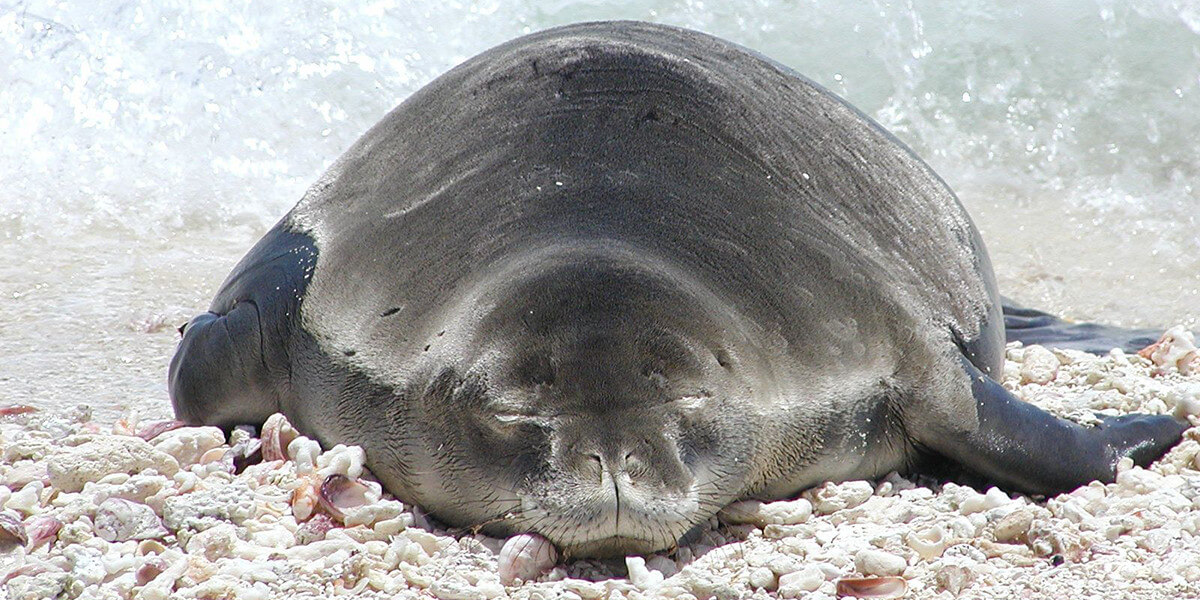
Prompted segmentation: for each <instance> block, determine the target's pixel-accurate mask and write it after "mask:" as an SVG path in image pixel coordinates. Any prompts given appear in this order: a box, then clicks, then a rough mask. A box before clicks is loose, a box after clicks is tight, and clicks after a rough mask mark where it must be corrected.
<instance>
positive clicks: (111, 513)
mask: <svg viewBox="0 0 1200 600" xmlns="http://www.w3.org/2000/svg"><path fill="white" fill-rule="evenodd" d="M93 522H94V525H95V528H96V534H97V535H98V536H100V538H101V539H103V540H106V541H109V542H124V541H126V540H149V539H157V538H162V537H165V536H166V535H167V534H168V533H170V532H168V531H167V528H166V527H163V524H162V521H161V520H159V518H158V515H157V514H155V513H154V509H153V508H150V507H149V506H146V505H145V504H140V503H137V502H133V501H130V500H125V499H122V498H109V499H108V500H105V501H104V502H101V503H100V506H98V507H96V516H95V517H94V518H93Z"/></svg>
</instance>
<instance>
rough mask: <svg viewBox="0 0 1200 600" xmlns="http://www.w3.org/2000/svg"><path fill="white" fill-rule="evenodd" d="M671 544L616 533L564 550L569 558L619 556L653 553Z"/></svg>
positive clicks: (577, 543) (576, 544)
mask: <svg viewBox="0 0 1200 600" xmlns="http://www.w3.org/2000/svg"><path fill="white" fill-rule="evenodd" d="M670 545H671V544H670V542H668V543H666V544H664V542H663V540H651V539H645V538H638V537H629V536H624V535H614V536H608V537H603V538H597V539H594V540H588V541H584V542H576V543H573V544H571V545H565V546H562V552H563V556H564V557H567V558H575V557H594V558H619V557H622V556H628V555H632V554H651V553H653V552H657V551H659V550H665V549H666V548H667V547H669V546H670Z"/></svg>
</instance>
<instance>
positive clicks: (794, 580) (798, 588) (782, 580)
mask: <svg viewBox="0 0 1200 600" xmlns="http://www.w3.org/2000/svg"><path fill="white" fill-rule="evenodd" d="M823 583H825V573H824V572H823V571H822V570H821V569H820V567H817V566H815V565H809V566H807V567H804V568H803V569H801V570H799V571H795V572H793V573H788V574H786V575H780V576H779V588H778V589H779V596H780V597H781V598H800V597H803V596H804V595H805V594H807V593H809V592H814V591H816V590H817V589H818V588H820V587H821V584H823Z"/></svg>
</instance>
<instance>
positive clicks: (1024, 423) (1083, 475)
mask: <svg viewBox="0 0 1200 600" xmlns="http://www.w3.org/2000/svg"><path fill="white" fill-rule="evenodd" d="M961 364H962V368H963V370H964V371H966V374H967V376H968V377H970V379H971V395H972V396H973V399H974V404H975V407H976V409H977V412H976V414H977V416H978V419H977V422H976V423H974V424H952V423H951V422H949V421H950V420H943V421H942V422H940V423H939V424H938V425H936V426H935V427H934V428H933V429H934V431H932V432H930V433H927V434H925V435H922V436H920V438H921V439H918V440H917V442H918V443H919V444H921V445H923V446H925V447H926V448H929V449H930V450H933V451H935V452H937V453H939V454H941V455H943V456H946V457H947V458H949V459H951V460H953V461H955V462H958V463H961V464H962V465H964V466H965V467H967V468H968V469H970V470H972V471H975V472H977V473H979V474H980V475H983V476H984V477H986V478H988V479H989V480H991V481H994V482H996V483H998V484H1000V485H1001V486H1004V487H1007V488H1010V489H1014V490H1019V491H1023V492H1028V493H1033V494H1046V495H1049V494H1056V493H1059V492H1066V491H1070V490H1072V489H1075V488H1076V487H1079V486H1081V485H1084V484H1086V483H1088V482H1090V481H1096V480H1099V481H1103V482H1106V483H1108V482H1112V481H1113V480H1114V479H1115V477H1116V465H1117V462H1118V461H1119V460H1120V459H1121V458H1123V457H1126V456H1128V457H1130V458H1132V459H1133V461H1134V463H1136V464H1138V465H1140V466H1145V465H1147V464H1149V463H1150V462H1152V461H1154V460H1156V459H1157V458H1159V457H1160V456H1162V455H1163V453H1165V452H1166V451H1167V450H1168V449H1169V448H1171V446H1174V445H1175V444H1176V443H1177V442H1178V441H1179V439H1180V436H1182V435H1183V432H1184V431H1185V430H1186V429H1187V428H1188V424H1187V423H1183V422H1180V421H1177V420H1175V419H1174V418H1172V417H1170V416H1168V415H1146V414H1131V415H1123V416H1120V417H1109V418H1106V419H1104V422H1103V423H1101V424H1100V425H1098V426H1096V427H1085V426H1082V425H1079V424H1077V423H1072V422H1070V421H1067V420H1064V419H1059V418H1057V417H1055V416H1053V415H1051V414H1049V413H1047V412H1045V411H1043V410H1041V409H1039V408H1037V407H1036V406H1034V405H1032V404H1029V403H1026V402H1022V401H1021V400H1020V399H1019V398H1017V397H1016V396H1013V395H1012V393H1010V392H1009V391H1008V390H1006V389H1004V387H1003V386H1001V385H1000V384H998V383H996V382H995V381H993V380H992V379H991V378H990V377H988V376H986V375H984V374H983V373H982V372H980V371H979V369H976V368H975V366H974V365H972V364H971V362H970V361H968V360H967V359H965V358H963V359H962V360H961Z"/></svg>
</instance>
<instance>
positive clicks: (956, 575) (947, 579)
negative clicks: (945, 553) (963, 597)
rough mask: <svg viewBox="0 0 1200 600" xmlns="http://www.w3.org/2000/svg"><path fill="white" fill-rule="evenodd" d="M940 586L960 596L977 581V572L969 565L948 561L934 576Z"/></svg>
mask: <svg viewBox="0 0 1200 600" xmlns="http://www.w3.org/2000/svg"><path fill="white" fill-rule="evenodd" d="M933 578H934V581H935V582H937V585H938V587H940V588H942V589H943V590H946V591H948V592H950V593H951V594H953V595H955V596H958V595H959V594H960V593H962V591H963V590H964V589H966V588H967V587H968V586H970V585H971V583H973V582H974V581H975V572H974V570H972V569H971V567H969V566H967V565H962V564H957V563H947V564H944V565H942V566H941V567H940V568H938V571H937V573H936V574H934V576H933Z"/></svg>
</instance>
